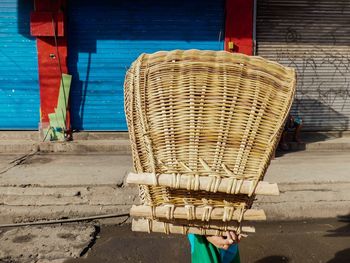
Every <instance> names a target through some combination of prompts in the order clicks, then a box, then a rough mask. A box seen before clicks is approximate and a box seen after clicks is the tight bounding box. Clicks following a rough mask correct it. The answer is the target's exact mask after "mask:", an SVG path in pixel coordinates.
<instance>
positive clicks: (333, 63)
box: [256, 0, 350, 131]
mask: <svg viewBox="0 0 350 263" xmlns="http://www.w3.org/2000/svg"><path fill="white" fill-rule="evenodd" d="M256 26H257V54H258V55H260V56H263V57H266V58H269V59H272V60H275V61H277V62H280V63H281V64H284V65H288V66H291V67H294V68H295V69H296V70H297V74H298V88H297V95H296V99H295V102H294V105H293V109H292V113H293V114H295V115H299V116H300V117H302V118H303V119H304V125H305V130H311V131H325V130H349V117H350V98H349V95H350V91H349V86H350V2H349V1H348V0H343V1H340V0H318V1H308V0H258V8H257V22H256Z"/></svg>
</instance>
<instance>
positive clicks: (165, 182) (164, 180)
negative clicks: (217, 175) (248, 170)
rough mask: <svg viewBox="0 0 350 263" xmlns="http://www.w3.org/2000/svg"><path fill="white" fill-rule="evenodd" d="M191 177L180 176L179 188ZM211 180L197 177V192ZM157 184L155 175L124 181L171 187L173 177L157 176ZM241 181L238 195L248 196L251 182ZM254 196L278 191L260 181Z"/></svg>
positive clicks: (224, 185)
mask: <svg viewBox="0 0 350 263" xmlns="http://www.w3.org/2000/svg"><path fill="white" fill-rule="evenodd" d="M190 179H191V176H188V175H180V181H179V187H180V188H181V189H186V188H187V184H188V181H189V180H190ZM210 180H211V178H209V177H208V176H201V177H199V190H202V191H206V190H207V189H208V185H209V184H210ZM231 180H232V179H231V178H222V179H221V182H220V184H219V187H218V192H222V193H226V191H227V186H228V184H230V183H231ZM157 181H158V184H155V175H154V174H152V173H138V174H136V173H129V174H128V176H127V179H126V182H127V183H128V184H143V185H159V186H166V187H173V175H171V174H159V175H157ZM238 181H241V183H242V186H241V188H240V191H239V194H249V193H250V190H251V186H252V184H253V183H254V182H253V181H247V180H238ZM255 194H257V195H279V189H278V186H277V184H276V183H268V182H263V181H260V182H259V183H258V185H257V187H256V190H255Z"/></svg>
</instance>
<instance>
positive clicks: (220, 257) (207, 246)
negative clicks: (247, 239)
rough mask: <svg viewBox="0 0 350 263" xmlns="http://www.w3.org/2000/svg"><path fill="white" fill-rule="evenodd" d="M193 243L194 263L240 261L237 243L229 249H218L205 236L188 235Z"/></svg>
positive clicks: (230, 262) (233, 262)
mask: <svg viewBox="0 0 350 263" xmlns="http://www.w3.org/2000/svg"><path fill="white" fill-rule="evenodd" d="M188 238H189V240H190V244H191V257H192V261H191V262H192V263H240V257H239V251H238V246H237V245H232V246H231V247H230V249H229V250H223V249H218V248H217V247H215V246H214V245H213V244H211V243H210V242H208V240H207V239H206V237H205V236H200V235H192V234H190V235H188Z"/></svg>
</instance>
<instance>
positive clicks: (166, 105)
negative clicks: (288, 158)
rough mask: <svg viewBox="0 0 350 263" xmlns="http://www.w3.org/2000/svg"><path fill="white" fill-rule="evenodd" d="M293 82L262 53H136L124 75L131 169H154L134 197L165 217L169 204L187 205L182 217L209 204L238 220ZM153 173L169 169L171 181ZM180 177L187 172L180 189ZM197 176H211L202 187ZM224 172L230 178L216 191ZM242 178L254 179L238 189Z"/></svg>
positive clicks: (290, 95)
mask: <svg viewBox="0 0 350 263" xmlns="http://www.w3.org/2000/svg"><path fill="white" fill-rule="evenodd" d="M295 81H296V78H295V71H294V70H293V69H291V68H287V67H283V66H281V65H279V64H277V63H274V62H271V61H268V60H265V59H263V58H261V57H249V56H246V55H242V54H232V53H228V52H225V51H219V52H215V51H199V50H188V51H181V50H175V51H171V52H157V53H154V54H150V55H149V54H143V55H141V56H140V57H139V58H138V59H137V60H136V61H135V62H134V63H133V64H132V66H131V68H130V69H129V71H128V73H127V75H126V79H125V110H126V115H127V122H128V128H129V133H130V139H131V145H132V155H133V163H134V169H135V171H136V172H137V173H142V172H147V173H154V174H155V176H154V186H146V185H142V186H141V187H140V197H141V202H142V203H143V204H145V205H148V206H151V207H157V206H168V207H169V211H170V212H169V218H168V219H172V218H171V211H172V209H173V208H174V207H186V208H188V209H189V213H188V218H187V219H188V220H190V219H191V211H190V210H191V209H195V208H196V207H205V208H207V210H206V211H207V213H206V218H203V220H204V221H206V220H210V211H211V209H212V208H215V207H222V208H225V209H226V210H227V213H226V214H225V215H224V217H226V218H223V221H229V220H230V218H229V216H228V215H229V214H230V213H231V214H232V211H233V210H237V209H238V210H239V211H240V213H241V216H240V218H241V219H242V216H243V213H244V211H245V210H246V209H248V208H250V207H251V205H252V202H253V200H254V191H255V188H256V186H257V184H258V182H259V181H261V180H262V179H263V177H264V174H265V172H266V169H267V167H268V165H269V162H270V159H271V156H272V154H273V153H274V150H275V148H276V145H277V143H278V140H279V136H280V133H281V130H282V127H283V124H284V122H285V119H286V117H287V115H288V111H289V109H290V106H291V103H292V99H293V95H294V92H295ZM157 174H171V175H172V176H173V180H172V186H171V187H164V186H159V185H158V183H157V176H156V175H157ZM180 175H188V176H189V178H190V179H189V180H188V183H187V187H186V189H180V186H179V181H180V178H179V176H180ZM202 176H205V177H208V178H210V183H209V184H208V187H207V189H206V191H199V188H198V185H199V178H200V177H202ZM223 178H229V179H230V180H229V183H228V184H227V189H226V193H222V192H220V193H219V192H218V186H219V184H220V181H221V180H222V179H223ZM243 180H245V181H246V180H248V181H252V182H253V184H252V186H251V188H250V189H249V194H247V195H242V194H239V192H240V188H241V187H242V183H243ZM226 210H225V211H226ZM154 219H157V218H156V216H155V218H154ZM158 220H160V219H159V218H158ZM238 221H241V220H238ZM189 223H190V222H189ZM195 225H200V223H195Z"/></svg>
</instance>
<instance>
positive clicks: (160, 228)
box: [131, 219, 255, 236]
mask: <svg viewBox="0 0 350 263" xmlns="http://www.w3.org/2000/svg"><path fill="white" fill-rule="evenodd" d="M131 230H132V231H136V232H156V233H166V234H189V233H192V234H197V235H206V236H215V235H218V236H226V231H227V230H217V229H212V228H210V229H206V228H201V227H196V226H185V225H184V226H182V225H174V224H172V223H164V222H159V221H155V220H151V221H150V220H147V219H133V220H132V227H131ZM228 230H229V231H235V229H234V228H231V229H228ZM244 233H255V228H254V227H252V226H242V228H241V234H244Z"/></svg>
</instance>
